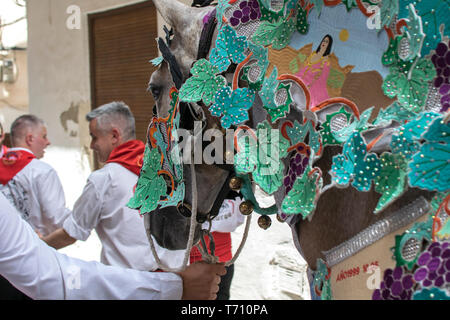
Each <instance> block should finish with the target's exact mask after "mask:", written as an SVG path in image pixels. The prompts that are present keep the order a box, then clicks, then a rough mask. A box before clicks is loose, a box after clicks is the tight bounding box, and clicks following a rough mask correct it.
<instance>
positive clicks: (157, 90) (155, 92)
mask: <svg viewBox="0 0 450 320" xmlns="http://www.w3.org/2000/svg"><path fill="white" fill-rule="evenodd" d="M148 91H150V92H151V93H152V96H153V99H155V100H158V99H159V95H160V94H161V87H159V86H156V85H154V84H151V85H149V86H148Z"/></svg>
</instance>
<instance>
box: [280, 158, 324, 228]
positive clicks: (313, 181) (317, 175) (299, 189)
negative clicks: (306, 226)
mask: <svg viewBox="0 0 450 320" xmlns="http://www.w3.org/2000/svg"><path fill="white" fill-rule="evenodd" d="M322 184H323V182H322V173H321V171H320V169H319V168H315V169H314V170H311V167H309V166H308V167H307V168H306V169H305V172H304V174H303V175H301V176H297V177H296V180H295V182H294V185H293V186H292V189H291V190H290V191H289V192H288V194H287V195H286V197H285V198H284V200H283V202H282V205H281V209H282V210H283V212H284V213H286V214H301V215H302V217H303V219H306V218H308V219H309V220H311V218H312V214H313V213H314V210H315V208H316V204H317V200H318V198H319V193H320V190H321V189H322Z"/></svg>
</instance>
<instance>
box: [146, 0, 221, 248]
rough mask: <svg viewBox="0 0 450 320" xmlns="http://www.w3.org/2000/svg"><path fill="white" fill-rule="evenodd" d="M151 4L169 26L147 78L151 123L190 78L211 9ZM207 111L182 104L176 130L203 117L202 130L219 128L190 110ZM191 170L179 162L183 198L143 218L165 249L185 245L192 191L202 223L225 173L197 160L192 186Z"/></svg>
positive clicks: (187, 127)
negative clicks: (151, 102) (152, 104)
mask: <svg viewBox="0 0 450 320" xmlns="http://www.w3.org/2000/svg"><path fill="white" fill-rule="evenodd" d="M153 2H154V4H155V6H156V8H157V10H158V12H159V13H160V14H161V16H162V17H163V19H164V21H165V22H166V23H167V24H168V25H169V27H170V28H171V30H170V31H169V30H168V29H166V28H165V30H166V39H165V40H164V39H161V38H160V39H159V40H158V45H159V48H160V51H161V52H162V54H163V57H164V61H162V62H161V64H160V65H159V68H158V69H157V70H156V71H155V72H154V73H153V74H152V75H151V78H150V82H149V91H150V92H151V93H152V95H153V97H154V99H155V101H156V108H155V110H154V115H155V118H154V120H153V121H152V123H151V124H150V127H152V125H154V124H155V123H156V122H158V121H159V120H158V119H167V118H168V117H169V113H170V112H172V111H173V108H174V104H173V103H172V93H171V92H172V90H173V88H177V89H180V85H181V84H182V83H183V82H184V81H185V80H186V79H187V78H188V77H189V73H190V69H191V67H192V65H193V63H194V62H195V61H196V60H197V58H198V49H199V48H198V47H199V43H200V37H201V33H202V29H203V27H204V19H205V16H207V15H208V13H210V12H211V11H212V10H213V8H195V7H188V6H186V5H184V4H182V3H180V2H178V1H165V0H154V1H153ZM208 51H209V48H208ZM171 110H172V111H171ZM205 111H206V110H205V109H204V106H200V105H197V104H190V105H187V104H181V105H180V106H179V108H178V111H177V112H179V113H180V124H179V127H180V128H179V129H184V130H186V131H187V130H192V129H193V124H194V121H195V120H200V121H203V123H204V125H205V126H206V127H205V128H203V129H209V128H217V125H216V124H215V123H214V122H212V121H206V120H205V119H202V118H199V119H197V118H196V117H193V114H195V115H196V116H197V115H204V114H205ZM149 131H150V129H149ZM192 172H193V171H192V170H191V168H190V166H189V165H188V164H184V165H182V174H181V175H182V179H181V180H180V182H181V181H182V182H184V183H183V189H184V190H183V191H184V197H183V198H180V199H178V200H179V203H178V204H179V206H177V203H175V204H174V206H167V207H163V208H161V207H158V208H156V209H155V210H154V211H153V212H152V213H151V214H148V215H146V216H145V224H146V228H147V233H148V236H149V237H150V235H152V236H153V237H154V239H155V240H156V242H157V244H158V245H159V246H161V247H163V248H165V249H169V250H181V249H185V248H186V246H187V242H188V238H189V231H190V226H191V220H190V219H189V217H190V215H191V214H192V213H191V209H192V205H193V193H194V194H198V201H197V204H198V205H197V212H198V219H197V221H198V222H203V221H204V220H205V217H206V216H207V215H208V213H209V212H210V211H211V209H212V207H213V204H214V203H215V200H216V198H217V196H218V194H219V192H220V190H221V188H222V186H223V184H224V183H225V180H226V178H227V176H228V171H226V170H223V169H221V168H218V167H213V166H209V165H205V164H202V163H197V164H195V182H196V186H197V187H196V190H193V189H192V183H191V182H192V176H191V175H192ZM211 181H214V183H211ZM172 191H173V190H172ZM202 219H203V220H202ZM199 231H200V224H197V226H196V228H195V237H194V243H196V242H197V241H198V240H199V237H200V232H199Z"/></svg>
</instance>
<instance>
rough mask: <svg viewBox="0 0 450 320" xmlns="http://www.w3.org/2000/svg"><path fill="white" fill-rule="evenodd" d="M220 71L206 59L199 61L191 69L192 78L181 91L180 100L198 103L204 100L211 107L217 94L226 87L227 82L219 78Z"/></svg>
mask: <svg viewBox="0 0 450 320" xmlns="http://www.w3.org/2000/svg"><path fill="white" fill-rule="evenodd" d="M218 73H220V71H219V69H218V68H217V67H216V66H214V65H213V64H211V62H209V61H208V60H206V59H200V60H198V61H197V62H196V63H195V64H194V66H193V67H192V69H191V74H192V76H191V77H190V78H189V79H187V80H186V82H185V83H184V84H183V86H182V87H181V89H180V94H179V96H180V100H181V101H185V102H197V101H200V100H203V102H204V103H205V105H207V106H209V105H210V104H211V103H213V102H214V96H215V94H216V92H217V91H218V90H219V89H221V88H223V87H224V86H225V83H226V80H225V78H224V77H222V76H217V74H218Z"/></svg>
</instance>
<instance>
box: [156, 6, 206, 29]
mask: <svg viewBox="0 0 450 320" xmlns="http://www.w3.org/2000/svg"><path fill="white" fill-rule="evenodd" d="M153 3H154V4H155V7H156V9H157V10H158V12H159V13H160V14H161V16H162V17H163V19H164V21H165V22H166V23H167V24H169V25H170V26H172V27H173V28H174V29H175V30H178V31H179V32H182V30H184V29H186V27H188V26H189V25H191V24H192V23H193V21H196V19H199V18H200V17H201V14H202V12H204V10H201V9H198V8H193V7H189V6H187V5H185V4H183V3H181V2H179V1H177V0H153Z"/></svg>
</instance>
